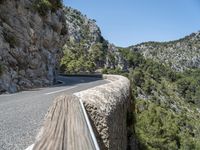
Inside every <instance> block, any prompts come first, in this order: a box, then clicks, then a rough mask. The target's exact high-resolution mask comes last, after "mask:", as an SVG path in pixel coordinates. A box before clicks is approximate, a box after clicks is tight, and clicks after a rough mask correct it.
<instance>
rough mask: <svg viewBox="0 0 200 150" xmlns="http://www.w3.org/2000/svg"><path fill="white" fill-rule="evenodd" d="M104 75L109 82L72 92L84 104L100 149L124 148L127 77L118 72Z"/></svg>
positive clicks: (125, 144)
mask: <svg viewBox="0 0 200 150" xmlns="http://www.w3.org/2000/svg"><path fill="white" fill-rule="evenodd" d="M104 79H107V80H109V81H110V83H108V84H105V85H101V86H97V87H94V88H91V89H88V90H85V91H81V92H79V93H76V94H75V95H76V96H78V97H79V98H80V99H81V100H82V101H83V103H84V105H85V107H86V110H87V112H88V114H89V117H90V120H91V124H92V126H93V129H94V130H95V133H96V137H97V140H98V143H99V145H100V147H101V148H100V149H102V150H104V149H106V150H107V149H109V150H126V148H127V124H126V122H127V121H126V120H127V110H128V107H129V105H130V98H131V97H130V95H131V94H130V81H129V80H128V79H127V78H125V77H123V76H119V75H104Z"/></svg>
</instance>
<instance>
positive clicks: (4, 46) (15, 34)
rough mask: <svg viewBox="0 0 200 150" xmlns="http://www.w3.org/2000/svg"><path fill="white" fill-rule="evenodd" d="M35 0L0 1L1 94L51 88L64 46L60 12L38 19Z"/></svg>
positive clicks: (50, 13) (62, 22)
mask: <svg viewBox="0 0 200 150" xmlns="http://www.w3.org/2000/svg"><path fill="white" fill-rule="evenodd" d="M33 3H34V0H17V1H11V0H4V1H0V65H1V66H2V74H1V76H0V92H16V91H18V90H22V89H27V88H32V87H38V86H39V87H40V86H45V85H50V84H52V83H53V82H54V79H55V74H56V67H57V65H58V61H59V60H60V57H61V56H62V52H61V50H60V49H61V47H62V46H63V45H64V43H65V39H66V33H65V32H63V31H64V30H63V29H65V28H66V27H65V21H64V20H65V19H64V16H63V10H62V9H58V10H56V11H55V12H51V11H47V13H46V15H45V16H41V15H40V14H39V13H38V12H37V10H35V9H34V7H33Z"/></svg>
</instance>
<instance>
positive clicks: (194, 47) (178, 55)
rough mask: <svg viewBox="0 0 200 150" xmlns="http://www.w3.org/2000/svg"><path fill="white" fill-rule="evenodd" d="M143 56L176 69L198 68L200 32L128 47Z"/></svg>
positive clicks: (199, 61) (199, 66) (199, 63)
mask: <svg viewBox="0 0 200 150" xmlns="http://www.w3.org/2000/svg"><path fill="white" fill-rule="evenodd" d="M129 48H130V49H131V50H132V51H139V52H140V53H142V55H143V56H144V57H145V58H150V59H153V60H155V61H157V62H160V63H166V64H168V65H170V66H171V67H172V68H173V69H174V70H176V71H183V70H185V69H188V68H200V32H197V33H192V34H191V35H189V36H186V37H185V38H182V39H180V40H176V41H170V42H145V43H141V44H138V45H135V46H131V47H129Z"/></svg>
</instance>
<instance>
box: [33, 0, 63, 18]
mask: <svg viewBox="0 0 200 150" xmlns="http://www.w3.org/2000/svg"><path fill="white" fill-rule="evenodd" d="M33 7H34V9H35V10H37V11H38V13H39V14H40V15H41V16H45V15H46V14H47V12H48V11H53V12H54V11H56V10H58V9H59V8H62V1H61V0H36V1H35V3H34V6H33Z"/></svg>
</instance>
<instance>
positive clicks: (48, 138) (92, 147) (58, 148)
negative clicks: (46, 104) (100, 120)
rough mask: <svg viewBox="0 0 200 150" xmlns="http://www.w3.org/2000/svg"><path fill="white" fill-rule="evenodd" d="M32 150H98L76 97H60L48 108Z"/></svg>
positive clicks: (82, 107) (82, 108)
mask: <svg viewBox="0 0 200 150" xmlns="http://www.w3.org/2000/svg"><path fill="white" fill-rule="evenodd" d="M40 134H41V135H40V137H39V139H38V140H37V142H36V143H35V145H34V147H33V150H98V149H99V147H98V144H97V142H96V138H95V137H94V133H93V131H92V128H91V125H90V123H89V119H88V117H87V114H86V111H85V108H84V106H83V104H82V102H81V101H80V100H79V99H78V98H77V97H76V96H60V97H58V98H57V99H56V100H55V102H54V104H53V105H52V106H51V107H50V109H49V112H48V113H47V116H46V119H45V122H44V126H43V127H42V129H41V132H40Z"/></svg>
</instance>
